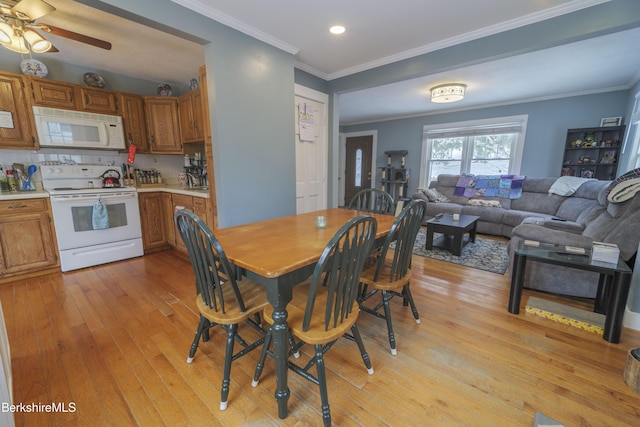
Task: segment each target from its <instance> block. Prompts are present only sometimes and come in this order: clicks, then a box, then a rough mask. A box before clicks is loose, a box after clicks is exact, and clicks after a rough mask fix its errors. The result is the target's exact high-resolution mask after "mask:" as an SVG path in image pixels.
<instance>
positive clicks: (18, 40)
mask: <svg viewBox="0 0 640 427" xmlns="http://www.w3.org/2000/svg"><path fill="white" fill-rule="evenodd" d="M2 46H4V47H6V48H7V49H9V50H12V51H14V52H17V53H29V49H28V48H27V45H26V44H25V43H24V39H23V38H22V37H15V36H14V37H12V38H11V43H2Z"/></svg>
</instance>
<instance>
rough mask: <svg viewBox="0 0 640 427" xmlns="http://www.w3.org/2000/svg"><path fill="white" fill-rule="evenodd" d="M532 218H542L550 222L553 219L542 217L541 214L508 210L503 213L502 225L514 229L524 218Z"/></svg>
mask: <svg viewBox="0 0 640 427" xmlns="http://www.w3.org/2000/svg"><path fill="white" fill-rule="evenodd" d="M532 216H535V217H537V218H544V219H545V220H550V219H551V218H552V217H553V216H552V215H544V214H542V213H534V212H530V211H520V210H517V209H509V210H507V211H505V213H504V215H503V217H502V223H503V224H505V225H510V226H511V227H515V226H516V225H518V224H520V223H522V221H524V219H525V218H529V217H532Z"/></svg>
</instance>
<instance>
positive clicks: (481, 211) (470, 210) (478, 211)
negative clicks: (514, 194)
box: [462, 205, 508, 223]
mask: <svg viewBox="0 0 640 427" xmlns="http://www.w3.org/2000/svg"><path fill="white" fill-rule="evenodd" d="M505 212H508V211H507V210H506V209H503V208H490V207H486V206H473V205H467V206H463V207H462V213H463V214H464V215H475V216H479V217H480V220H482V221H487V222H495V223H502V219H503V216H504V214H505Z"/></svg>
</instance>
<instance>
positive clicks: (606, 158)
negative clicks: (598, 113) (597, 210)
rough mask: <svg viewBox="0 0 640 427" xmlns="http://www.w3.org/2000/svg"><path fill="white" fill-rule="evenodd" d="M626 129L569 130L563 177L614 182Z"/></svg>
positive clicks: (563, 162) (613, 127)
mask: <svg viewBox="0 0 640 427" xmlns="http://www.w3.org/2000/svg"><path fill="white" fill-rule="evenodd" d="M625 128H626V126H606V127H593V128H577V129H569V130H568V131H567V139H566V141H565V145H564V157H563V159H562V170H561V171H560V174H561V175H562V176H578V177H582V178H597V179H602V180H612V179H615V178H616V176H617V173H618V160H619V158H620V147H621V144H622V141H623V139H624V131H625Z"/></svg>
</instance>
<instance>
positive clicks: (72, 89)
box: [31, 77, 118, 114]
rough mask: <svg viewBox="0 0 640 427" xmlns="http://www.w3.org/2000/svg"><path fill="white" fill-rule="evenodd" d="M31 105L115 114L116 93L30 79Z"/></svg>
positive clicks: (52, 81)
mask: <svg viewBox="0 0 640 427" xmlns="http://www.w3.org/2000/svg"><path fill="white" fill-rule="evenodd" d="M31 90H32V98H33V103H34V104H35V105H41V106H44V107H54V108H62V109H66V110H79V111H90V112H92V113H102V114H116V113H117V110H118V108H117V92H113V91H110V90H106V89H98V88H93V87H85V86H80V85H75V84H72V83H64V82H58V81H54V80H45V79H40V78H37V77H31Z"/></svg>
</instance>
